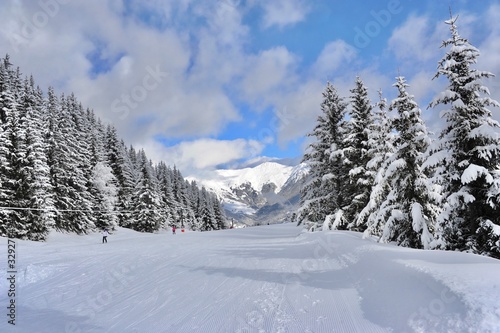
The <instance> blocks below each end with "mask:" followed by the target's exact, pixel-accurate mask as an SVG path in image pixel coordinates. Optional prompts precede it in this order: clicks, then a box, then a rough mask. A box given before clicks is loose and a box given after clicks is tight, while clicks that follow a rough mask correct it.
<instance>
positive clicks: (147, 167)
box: [128, 149, 162, 232]
mask: <svg viewBox="0 0 500 333" xmlns="http://www.w3.org/2000/svg"><path fill="white" fill-rule="evenodd" d="M137 161H138V165H139V179H138V180H137V183H136V186H135V191H134V196H133V201H132V207H133V213H132V216H131V224H130V226H128V227H130V228H132V229H134V230H137V231H141V232H154V231H157V230H158V229H159V228H160V225H161V222H162V221H161V218H160V215H159V214H158V213H159V211H160V209H161V207H160V204H161V202H160V201H161V200H160V197H159V193H158V181H157V178H156V176H155V175H154V169H153V166H152V165H151V162H150V161H149V160H148V158H147V157H146V153H145V152H144V150H142V149H141V150H140V151H139V153H138V155H137Z"/></svg>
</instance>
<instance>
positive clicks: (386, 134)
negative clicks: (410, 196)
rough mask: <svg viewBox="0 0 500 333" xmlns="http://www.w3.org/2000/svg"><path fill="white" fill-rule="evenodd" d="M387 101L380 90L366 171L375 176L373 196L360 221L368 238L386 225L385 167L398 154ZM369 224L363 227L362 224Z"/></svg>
mask: <svg viewBox="0 0 500 333" xmlns="http://www.w3.org/2000/svg"><path fill="white" fill-rule="evenodd" d="M386 109H387V100H386V99H385V98H383V97H382V91H379V101H378V103H377V105H376V107H375V108H374V109H373V123H372V124H371V125H370V127H369V128H368V129H369V134H368V147H369V149H368V155H370V156H371V157H372V158H371V160H370V161H369V162H368V164H367V165H366V172H367V173H369V175H370V178H372V179H373V185H372V189H371V193H370V199H369V200H368V203H367V205H366V206H365V207H364V208H363V209H362V210H361V212H360V213H359V215H358V218H357V220H356V222H355V223H356V226H357V227H358V228H359V229H365V228H366V229H365V231H364V237H369V236H371V235H379V236H380V235H381V234H382V229H383V226H384V224H385V220H384V218H383V216H381V215H379V214H378V211H379V207H380V205H381V204H382V203H383V201H384V200H385V198H386V197H387V194H388V193H389V190H390V186H389V184H388V183H387V181H386V178H385V177H384V176H385V169H386V166H387V161H388V159H389V157H390V156H391V154H392V153H394V145H393V143H394V135H393V134H392V133H391V129H392V122H391V121H390V119H389V117H388V115H387V110H386ZM363 224H364V225H365V226H363V227H360V226H361V225H363Z"/></svg>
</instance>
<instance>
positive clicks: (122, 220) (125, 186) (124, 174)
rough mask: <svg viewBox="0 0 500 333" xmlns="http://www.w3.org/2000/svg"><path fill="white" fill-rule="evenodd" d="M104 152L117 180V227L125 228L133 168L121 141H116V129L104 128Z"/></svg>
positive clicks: (130, 195) (131, 189)
mask: <svg viewBox="0 0 500 333" xmlns="http://www.w3.org/2000/svg"><path fill="white" fill-rule="evenodd" d="M106 152H107V160H108V162H109V166H110V167H111V170H112V172H113V175H114V176H115V178H116V180H117V190H118V192H117V202H116V204H115V209H116V210H117V214H116V216H117V218H118V221H117V222H118V225H120V226H122V227H125V226H127V225H128V223H130V211H131V209H132V207H131V202H132V193H133V190H134V170H133V169H134V167H133V165H132V162H131V160H130V156H129V154H128V151H127V148H126V146H125V144H124V142H123V141H120V140H119V139H118V136H117V134H116V129H115V128H114V127H113V126H111V125H108V126H107V128H106Z"/></svg>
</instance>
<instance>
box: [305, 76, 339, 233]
mask: <svg viewBox="0 0 500 333" xmlns="http://www.w3.org/2000/svg"><path fill="white" fill-rule="evenodd" d="M346 107H347V103H345V102H344V100H343V99H342V98H341V97H339V95H338V93H337V90H336V89H335V87H334V86H333V85H332V84H331V83H330V82H328V83H327V85H326V88H325V91H324V92H323V102H322V103H321V111H322V113H321V114H320V115H319V116H318V119H317V125H316V127H315V128H314V130H313V131H312V133H310V134H308V136H310V137H314V138H315V139H316V141H315V142H313V143H311V144H310V145H309V147H308V150H307V151H306V153H305V154H304V158H303V161H304V162H306V163H308V164H309V166H310V168H311V171H310V177H309V181H308V182H307V183H306V184H305V185H304V187H303V189H302V191H301V207H300V210H299V214H298V217H297V220H298V224H299V225H300V224H304V227H305V228H307V229H309V230H315V229H317V228H318V227H321V228H324V229H329V228H331V227H332V224H333V225H335V228H337V227H338V226H340V225H345V221H344V220H343V217H342V208H343V207H344V205H346V200H347V198H346V197H345V196H344V194H343V189H344V187H345V185H346V183H347V181H348V179H347V174H346V172H345V169H344V164H343V155H342V146H341V145H342V139H343V136H344V131H345V129H344V125H345V120H344V116H345V113H346ZM339 152H340V153H339Z"/></svg>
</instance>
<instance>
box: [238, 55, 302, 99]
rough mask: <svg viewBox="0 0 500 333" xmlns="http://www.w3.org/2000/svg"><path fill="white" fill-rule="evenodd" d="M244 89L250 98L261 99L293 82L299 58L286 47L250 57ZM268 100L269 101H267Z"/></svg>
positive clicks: (243, 84) (244, 79)
mask: <svg viewBox="0 0 500 333" xmlns="http://www.w3.org/2000/svg"><path fill="white" fill-rule="evenodd" d="M247 63H248V64H247V67H246V68H247V72H246V75H245V77H244V78H243V81H242V89H243V91H244V92H245V95H246V97H247V98H248V99H250V100H252V101H254V102H255V101H257V102H259V100H261V99H262V98H265V97H266V96H271V95H273V94H274V93H276V90H279V91H281V90H282V89H283V88H284V87H286V86H287V85H290V84H291V83H293V82H294V81H295V80H294V76H295V66H296V64H297V58H296V56H294V55H293V54H292V53H290V52H289V51H288V50H287V49H286V48H285V47H282V46H280V47H275V48H272V49H269V50H265V51H262V52H260V53H259V54H258V55H255V56H252V57H249V59H248V61H247ZM267 102H268V101H267Z"/></svg>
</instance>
